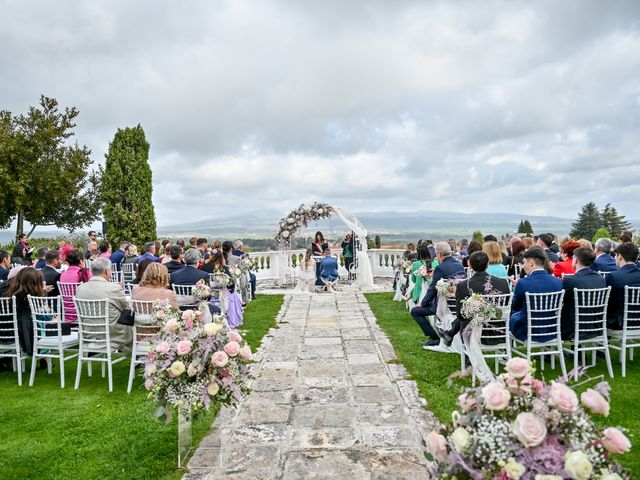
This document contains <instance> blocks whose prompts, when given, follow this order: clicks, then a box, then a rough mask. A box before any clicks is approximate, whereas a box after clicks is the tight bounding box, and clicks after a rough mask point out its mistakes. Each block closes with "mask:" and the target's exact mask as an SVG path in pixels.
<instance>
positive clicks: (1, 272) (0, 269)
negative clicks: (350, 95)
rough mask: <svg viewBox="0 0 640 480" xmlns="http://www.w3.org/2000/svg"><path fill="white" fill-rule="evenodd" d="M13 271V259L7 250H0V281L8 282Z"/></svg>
mask: <svg viewBox="0 0 640 480" xmlns="http://www.w3.org/2000/svg"><path fill="white" fill-rule="evenodd" d="M10 271H11V257H10V256H9V252H7V251H6V250H0V281H3V282H6V281H7V277H8V276H9V272H10Z"/></svg>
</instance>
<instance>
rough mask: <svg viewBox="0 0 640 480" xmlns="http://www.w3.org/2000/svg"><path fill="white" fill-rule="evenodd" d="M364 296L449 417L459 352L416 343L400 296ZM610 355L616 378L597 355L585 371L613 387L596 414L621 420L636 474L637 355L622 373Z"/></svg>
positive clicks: (639, 467) (433, 402)
mask: <svg viewBox="0 0 640 480" xmlns="http://www.w3.org/2000/svg"><path fill="white" fill-rule="evenodd" d="M365 296H366V298H367V300H368V302H369V305H370V306H371V310H372V311H373V313H374V315H375V316H376V318H377V320H378V324H379V325H380V327H381V328H382V329H383V330H384V332H385V333H386V334H387V336H388V337H389V339H390V340H391V343H392V344H393V347H394V348H395V351H396V355H397V357H398V360H399V361H400V362H401V363H402V364H403V365H405V367H406V368H407V370H408V372H409V374H410V375H411V378H412V379H413V380H415V381H416V383H417V384H418V389H419V390H420V394H421V395H422V396H423V397H424V398H425V399H426V400H427V408H428V409H429V410H431V411H432V412H433V413H435V414H436V416H437V417H438V418H439V419H440V420H441V421H442V422H446V423H450V421H451V411H452V410H453V409H454V408H455V407H456V398H457V396H458V395H459V394H460V392H461V389H462V388H463V387H465V386H470V385H471V382H470V379H466V380H456V381H453V382H448V377H449V375H450V374H451V373H453V372H455V371H456V370H459V369H460V357H459V356H458V355H451V354H444V353H436V352H428V351H426V350H423V349H422V347H421V346H420V344H419V341H420V340H422V339H423V338H424V336H423V334H422V331H421V330H420V328H419V327H418V325H417V324H416V323H415V321H414V320H413V319H412V318H411V315H410V314H409V312H408V310H407V309H406V308H405V305H404V302H394V301H393V300H392V298H393V293H368V294H366V295H365ZM637 353H638V352H636V354H637ZM612 355H614V356H615V358H613V357H612V360H613V374H614V375H615V378H613V379H610V378H609V377H608V374H607V373H606V366H605V362H604V359H598V363H597V365H596V366H595V367H594V368H592V369H590V370H589V372H588V375H590V376H597V375H602V374H604V375H605V380H607V381H609V383H610V384H611V389H612V391H611V414H610V415H609V417H608V418H605V419H603V418H602V417H595V418H596V420H597V421H598V422H599V423H600V424H601V425H603V426H604V425H607V426H622V427H625V428H627V429H628V432H627V433H628V435H629V438H630V439H631V442H632V444H633V445H634V447H633V449H632V451H631V452H630V453H629V454H627V455H625V456H623V457H621V458H620V460H621V463H622V464H623V465H624V466H625V467H627V468H628V469H630V471H631V472H632V478H636V477H637V478H640V445H637V442H639V441H640V434H638V432H640V410H639V411H636V410H635V403H636V402H637V401H638V399H639V395H640V365H639V362H640V359H636V360H635V361H634V362H631V363H629V362H628V363H627V376H626V378H622V377H621V368H620V364H619V362H618V360H617V358H618V357H617V352H615V351H612ZM567 361H568V359H567ZM567 368H568V369H571V368H573V363H572V362H571V363H569V362H568V363H567ZM542 374H544V376H545V378H546V380H552V379H554V378H556V377H557V376H559V375H560V373H559V371H558V372H554V371H552V370H550V369H549V363H548V362H547V365H546V369H545V370H544V372H538V376H540V375H542ZM583 388H587V387H583Z"/></svg>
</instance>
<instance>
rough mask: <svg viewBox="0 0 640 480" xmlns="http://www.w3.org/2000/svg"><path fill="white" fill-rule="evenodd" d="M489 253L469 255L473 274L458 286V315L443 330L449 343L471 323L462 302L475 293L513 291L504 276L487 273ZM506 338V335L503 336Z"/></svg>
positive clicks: (443, 335) (489, 293)
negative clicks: (449, 326) (466, 316)
mask: <svg viewBox="0 0 640 480" xmlns="http://www.w3.org/2000/svg"><path fill="white" fill-rule="evenodd" d="M488 266H489V255H487V254H486V253H484V252H473V253H472V254H471V255H470V256H469V267H470V268H471V270H473V272H474V273H473V276H472V277H471V278H469V279H468V280H467V281H466V282H460V283H459V284H458V286H457V287H456V311H457V317H456V319H455V320H454V321H453V323H452V324H451V329H450V330H441V331H440V336H441V337H442V339H443V340H444V342H445V343H446V344H447V345H451V342H452V341H453V337H454V336H455V335H456V334H457V333H458V332H461V331H464V329H465V328H467V325H469V322H470V321H471V320H470V319H467V318H465V317H463V316H462V302H463V301H464V300H466V299H467V298H469V297H470V296H471V295H473V294H474V293H479V294H480V295H498V294H504V293H511V290H510V289H509V284H508V283H507V280H506V279H504V278H498V277H494V276H493V275H489V274H488V273H487V267H488ZM502 338H503V339H504V336H503V337H502Z"/></svg>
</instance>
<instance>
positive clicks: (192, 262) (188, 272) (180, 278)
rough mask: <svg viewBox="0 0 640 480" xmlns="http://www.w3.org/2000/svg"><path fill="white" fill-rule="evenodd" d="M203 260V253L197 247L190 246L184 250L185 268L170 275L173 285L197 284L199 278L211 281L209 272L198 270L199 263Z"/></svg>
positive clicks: (207, 281) (170, 281)
mask: <svg viewBox="0 0 640 480" xmlns="http://www.w3.org/2000/svg"><path fill="white" fill-rule="evenodd" d="M200 260H202V254H201V253H200V250H198V249H197V248H190V249H189V250H187V251H186V252H184V263H185V266H184V268H181V269H180V270H177V271H175V272H173V273H172V274H171V276H170V277H169V283H170V284H171V285H195V284H196V283H198V281H199V280H204V281H205V282H206V283H207V284H208V283H209V274H208V273H207V272H203V271H202V270H198V263H199V262H200Z"/></svg>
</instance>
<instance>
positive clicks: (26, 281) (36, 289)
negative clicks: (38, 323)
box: [3, 266, 45, 355]
mask: <svg viewBox="0 0 640 480" xmlns="http://www.w3.org/2000/svg"><path fill="white" fill-rule="evenodd" d="M27 295H32V296H34V297H44V296H45V291H44V277H43V276H42V273H41V272H40V271H39V270H36V269H35V268H33V267H24V266H18V267H14V268H13V269H11V274H10V275H9V281H8V284H7V289H6V293H4V294H3V296H6V297H12V296H15V297H16V311H17V320H18V337H19V341H20V348H21V349H22V351H23V352H24V353H26V354H27V355H33V319H32V318H31V307H30V305H29V300H28V298H27Z"/></svg>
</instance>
